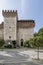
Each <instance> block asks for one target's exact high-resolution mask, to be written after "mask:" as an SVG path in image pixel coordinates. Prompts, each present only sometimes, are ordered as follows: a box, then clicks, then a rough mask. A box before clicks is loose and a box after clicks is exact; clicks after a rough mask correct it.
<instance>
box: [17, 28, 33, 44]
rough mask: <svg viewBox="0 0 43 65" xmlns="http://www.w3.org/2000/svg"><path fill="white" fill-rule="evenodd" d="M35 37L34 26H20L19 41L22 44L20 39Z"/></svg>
mask: <svg viewBox="0 0 43 65" xmlns="http://www.w3.org/2000/svg"><path fill="white" fill-rule="evenodd" d="M33 37H34V28H18V43H19V45H21V44H20V42H21V41H20V40H21V39H23V40H24V42H25V41H26V40H29V39H30V38H33Z"/></svg>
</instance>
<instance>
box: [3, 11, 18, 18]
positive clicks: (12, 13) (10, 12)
mask: <svg viewBox="0 0 43 65" xmlns="http://www.w3.org/2000/svg"><path fill="white" fill-rule="evenodd" d="M2 14H3V16H4V17H14V16H16V15H17V10H16V11H14V10H2Z"/></svg>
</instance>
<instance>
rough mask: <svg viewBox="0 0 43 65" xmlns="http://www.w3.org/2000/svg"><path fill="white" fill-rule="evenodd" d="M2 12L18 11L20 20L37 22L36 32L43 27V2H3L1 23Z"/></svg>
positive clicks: (13, 0)
mask: <svg viewBox="0 0 43 65" xmlns="http://www.w3.org/2000/svg"><path fill="white" fill-rule="evenodd" d="M2 10H17V12H18V18H19V19H27V20H30V19H32V20H35V28H34V32H38V31H39V29H40V28H42V27H43V0H1V1H0V23H1V22H2V21H3V20H4V19H3V16H2Z"/></svg>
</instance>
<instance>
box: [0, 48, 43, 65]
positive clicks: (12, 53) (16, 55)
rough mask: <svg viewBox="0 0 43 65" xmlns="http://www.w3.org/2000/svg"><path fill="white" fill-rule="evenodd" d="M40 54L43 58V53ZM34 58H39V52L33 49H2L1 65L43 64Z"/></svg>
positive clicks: (0, 53) (0, 52)
mask: <svg viewBox="0 0 43 65" xmlns="http://www.w3.org/2000/svg"><path fill="white" fill-rule="evenodd" d="M40 56H42V57H40V58H43V53H42V54H40ZM32 58H33V59H32ZM34 58H37V52H36V50H32V49H29V50H28V49H10V50H9V49H8V50H7V49H6V50H0V65H3V64H4V65H43V62H40V61H36V60H34Z"/></svg>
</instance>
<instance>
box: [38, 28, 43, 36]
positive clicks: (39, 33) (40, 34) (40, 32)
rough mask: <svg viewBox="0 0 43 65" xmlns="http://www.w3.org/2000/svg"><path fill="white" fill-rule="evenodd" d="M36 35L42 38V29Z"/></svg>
mask: <svg viewBox="0 0 43 65" xmlns="http://www.w3.org/2000/svg"><path fill="white" fill-rule="evenodd" d="M38 35H39V36H42V37H43V28H41V29H40V30H39V32H38Z"/></svg>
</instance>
